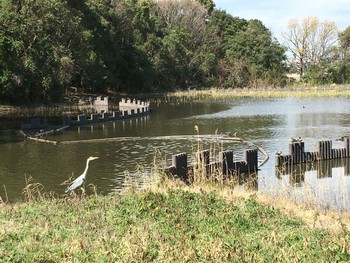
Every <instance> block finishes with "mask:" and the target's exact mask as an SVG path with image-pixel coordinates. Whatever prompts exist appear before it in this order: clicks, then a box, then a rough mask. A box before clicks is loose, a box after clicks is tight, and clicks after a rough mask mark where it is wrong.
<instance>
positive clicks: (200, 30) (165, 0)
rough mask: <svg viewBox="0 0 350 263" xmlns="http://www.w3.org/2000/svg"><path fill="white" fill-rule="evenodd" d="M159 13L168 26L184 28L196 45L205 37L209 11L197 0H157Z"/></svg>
mask: <svg viewBox="0 0 350 263" xmlns="http://www.w3.org/2000/svg"><path fill="white" fill-rule="evenodd" d="M156 3H157V7H158V10H157V12H158V15H159V16H160V17H162V19H163V21H164V22H165V23H166V25H167V27H168V28H171V29H173V28H177V27H180V28H184V29H186V30H187V31H188V32H189V33H191V36H192V44H193V45H194V46H196V45H197V44H201V43H202V42H203V41H204V39H205V30H206V19H207V17H208V11H207V10H206V9H205V6H203V5H202V4H200V3H199V2H198V1H196V0H156Z"/></svg>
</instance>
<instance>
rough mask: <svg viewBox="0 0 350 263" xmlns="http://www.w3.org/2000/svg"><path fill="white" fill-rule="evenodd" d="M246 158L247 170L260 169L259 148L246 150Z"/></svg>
mask: <svg viewBox="0 0 350 263" xmlns="http://www.w3.org/2000/svg"><path fill="white" fill-rule="evenodd" d="M244 160H245V162H246V164H247V171H257V170H258V150H246V151H245V152H244Z"/></svg>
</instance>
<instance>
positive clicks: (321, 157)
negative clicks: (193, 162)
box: [317, 141, 325, 160]
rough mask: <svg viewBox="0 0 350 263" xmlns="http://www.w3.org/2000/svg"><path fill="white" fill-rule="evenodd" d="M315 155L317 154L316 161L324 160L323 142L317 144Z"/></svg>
mask: <svg viewBox="0 0 350 263" xmlns="http://www.w3.org/2000/svg"><path fill="white" fill-rule="evenodd" d="M317 153H318V159H319V160H324V159H325V156H324V142H323V141H321V142H318V144H317Z"/></svg>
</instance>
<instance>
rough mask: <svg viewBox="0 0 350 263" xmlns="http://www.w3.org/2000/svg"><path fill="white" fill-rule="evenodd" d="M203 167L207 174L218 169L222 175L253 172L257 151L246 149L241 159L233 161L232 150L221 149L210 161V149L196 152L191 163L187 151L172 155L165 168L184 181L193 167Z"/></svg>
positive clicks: (188, 177)
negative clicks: (170, 162) (170, 161)
mask: <svg viewBox="0 0 350 263" xmlns="http://www.w3.org/2000/svg"><path fill="white" fill-rule="evenodd" d="M202 167H204V169H203V170H204V171H201V172H205V173H206V174H207V176H209V175H210V174H212V173H213V171H219V172H220V173H222V175H223V176H226V177H227V176H232V175H237V174H240V173H248V172H251V173H255V172H257V171H258V151H257V150H255V149H254V150H246V151H245V152H244V157H243V160H241V161H234V160H233V151H222V152H220V153H219V161H215V162H210V151H209V150H205V151H201V152H197V153H196V155H195V160H194V162H193V163H192V164H189V163H188V156H187V153H179V154H175V155H172V164H171V166H169V167H167V168H166V169H165V172H166V173H167V174H168V175H171V176H176V177H178V178H180V179H181V180H183V181H185V182H189V181H190V174H193V171H194V169H199V168H202Z"/></svg>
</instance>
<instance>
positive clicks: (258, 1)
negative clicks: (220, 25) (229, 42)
mask: <svg viewBox="0 0 350 263" xmlns="http://www.w3.org/2000/svg"><path fill="white" fill-rule="evenodd" d="M214 2H215V8H216V9H221V10H226V12H227V13H229V14H231V15H232V16H238V17H240V18H244V19H247V20H249V19H259V20H260V21H262V22H263V24H264V25H265V26H266V27H267V28H268V29H270V31H271V32H272V33H273V35H274V36H275V37H276V38H277V39H278V40H280V41H281V40H282V37H281V33H282V32H286V31H287V26H288V21H289V20H290V19H298V20H299V21H302V19H303V18H306V17H318V19H319V21H320V22H324V21H331V22H335V24H336V25H337V27H338V29H339V30H341V31H342V30H345V29H346V28H347V27H348V26H350V0H214Z"/></svg>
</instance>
